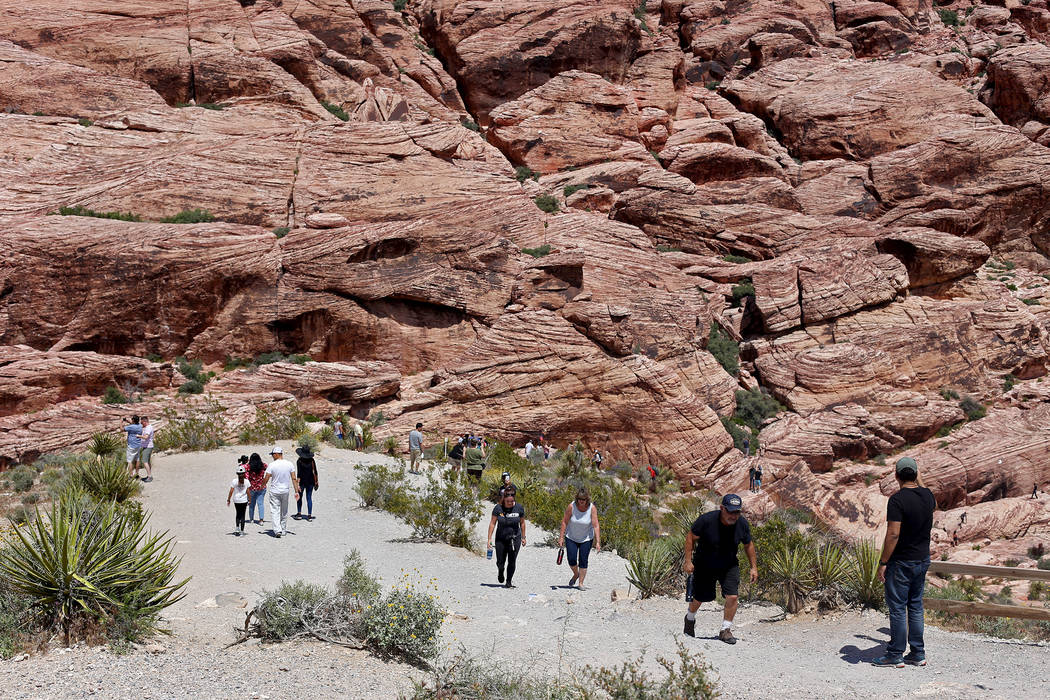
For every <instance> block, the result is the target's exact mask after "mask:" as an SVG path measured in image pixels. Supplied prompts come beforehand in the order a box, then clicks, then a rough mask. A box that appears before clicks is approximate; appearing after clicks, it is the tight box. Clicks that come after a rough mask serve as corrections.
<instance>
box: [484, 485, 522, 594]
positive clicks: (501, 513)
mask: <svg viewBox="0 0 1050 700" xmlns="http://www.w3.org/2000/svg"><path fill="white" fill-rule="evenodd" d="M516 496H517V492H516V491H515V490H514V489H507V490H506V491H504V492H503V500H501V501H500V502H499V503H497V504H496V507H495V508H493V509H492V520H490V521H489V534H488V547H489V549H491V548H492V545H493V540H492V533H493V530H495V532H496V540H495V545H496V568H497V570H498V572H499V573H498V575H497V577H496V580H497V581H499V582H500V583H503V582H504V574H503V568H504V565H506V569H507V573H506V579H505V580H506V583H505V584H504V587H505V588H514V572H515V570H516V569H517V563H518V551H519V550H520V549H521V547H523V546H524V545H525V509H524V508H523V507H522V505H521V504H520V503H517V502H516V501H515V497H516Z"/></svg>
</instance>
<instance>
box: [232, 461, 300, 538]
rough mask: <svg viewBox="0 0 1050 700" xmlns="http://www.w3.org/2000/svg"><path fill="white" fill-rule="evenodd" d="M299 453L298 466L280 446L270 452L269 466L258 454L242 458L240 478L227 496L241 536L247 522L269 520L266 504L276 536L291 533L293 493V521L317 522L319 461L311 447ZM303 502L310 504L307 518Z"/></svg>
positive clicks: (239, 462)
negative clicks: (286, 457)
mask: <svg viewBox="0 0 1050 700" xmlns="http://www.w3.org/2000/svg"><path fill="white" fill-rule="evenodd" d="M295 452H296V454H297V455H298V459H297V460H296V462H295V464H294V465H293V464H292V463H291V462H289V461H288V460H286V459H285V458H284V449H283V448H282V447H281V446H280V445H274V446H273V448H272V449H271V450H270V462H269V463H268V464H267V463H266V462H263V460H262V458H261V457H260V456H259V454H258V453H257V452H253V453H252V454H251V455H241V457H240V459H239V460H238V461H237V468H236V470H235V474H236V477H235V478H234V479H233V481H232V482H230V491H229V493H228V494H227V495H226V505H227V506H229V505H231V503H232V505H233V507H234V510H235V513H236V514H235V519H234V527H235V530H234V532H235V533H236V534H237V535H238V536H240V535H243V534H244V524H245V522H246V519H247V521H251V522H252V523H255V524H259V525H261V524H262V522H263V520H265V519H266V513H265V506H264V503H265V501H266V500H268V501H269V505H270V519H271V520H272V521H273V536H274V537H281V536H283V535H284V534H285V533H286V532H287V531H288V509H289V500H290V498H291V495H292V494H293V493H294V494H295V515H293V516H292V518H294V519H296V520H307V521H311V520H313V519H314V492H315V491H316V490H317V488H318V486H319V485H320V481H319V479H318V477H317V460H316V459H315V458H314V457H315V455H314V453H313V451H312V450H311V449H310V448H309V447H308V446H303V447H299V448H297V449H296V450H295ZM264 496H265V497H266V498H265V500H264ZM303 501H305V502H306V515H303ZM257 509H258V510H257ZM256 513H258V516H259V517H258V519H256V517H255V516H256ZM246 516H247V518H246Z"/></svg>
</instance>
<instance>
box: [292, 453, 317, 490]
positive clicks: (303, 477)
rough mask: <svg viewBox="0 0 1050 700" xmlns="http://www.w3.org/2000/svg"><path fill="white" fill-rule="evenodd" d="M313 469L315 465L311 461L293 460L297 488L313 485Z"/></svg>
mask: <svg viewBox="0 0 1050 700" xmlns="http://www.w3.org/2000/svg"><path fill="white" fill-rule="evenodd" d="M314 467H315V465H314V461H313V460H312V459H307V458H306V457H300V458H299V459H297V460H295V471H296V478H298V479H299V486H313V485H314Z"/></svg>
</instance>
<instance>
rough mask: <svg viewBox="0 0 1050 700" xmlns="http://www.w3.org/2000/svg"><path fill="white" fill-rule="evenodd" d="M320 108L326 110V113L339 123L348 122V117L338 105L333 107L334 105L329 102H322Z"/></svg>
mask: <svg viewBox="0 0 1050 700" xmlns="http://www.w3.org/2000/svg"><path fill="white" fill-rule="evenodd" d="M321 106H322V107H324V108H325V109H327V110H328V113H329V114H331V115H332V116H333V117H335V118H336V119H339V120H340V121H344V122H345V121H350V115H349V114H347V113H346V110H345V109H343V108H342V107H340V106H339V105H334V104H331V103H330V102H322V103H321Z"/></svg>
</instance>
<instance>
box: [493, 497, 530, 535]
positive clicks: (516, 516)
mask: <svg viewBox="0 0 1050 700" xmlns="http://www.w3.org/2000/svg"><path fill="white" fill-rule="evenodd" d="M492 514H493V515H495V516H496V539H497V540H509V539H510V538H512V537H517V536H518V535H520V534H521V521H522V520H524V519H525V509H524V508H522V507H521V504H520V503H515V504H514V506H513V507H511V508H504V507H503V506H502V505H497V506H496V507H495V508H493V509H492Z"/></svg>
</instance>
